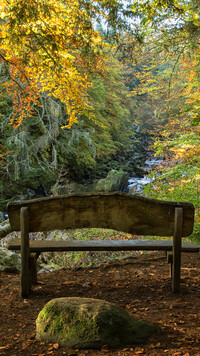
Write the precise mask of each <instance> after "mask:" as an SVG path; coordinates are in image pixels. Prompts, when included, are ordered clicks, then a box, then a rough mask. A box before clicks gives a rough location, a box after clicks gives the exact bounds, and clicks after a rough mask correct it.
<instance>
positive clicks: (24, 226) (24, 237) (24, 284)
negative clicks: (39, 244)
mask: <svg viewBox="0 0 200 356" xmlns="http://www.w3.org/2000/svg"><path fill="white" fill-rule="evenodd" d="M20 227H21V296H22V298H27V297H28V296H29V293H30V271H29V254H30V248H29V210H28V208H27V207H22V209H21V211H20Z"/></svg>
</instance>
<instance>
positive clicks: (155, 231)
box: [7, 193, 194, 236]
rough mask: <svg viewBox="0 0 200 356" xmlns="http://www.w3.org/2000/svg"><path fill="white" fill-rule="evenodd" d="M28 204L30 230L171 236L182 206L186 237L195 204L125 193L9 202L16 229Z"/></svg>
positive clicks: (8, 207) (192, 218) (190, 230)
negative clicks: (92, 230)
mask: <svg viewBox="0 0 200 356" xmlns="http://www.w3.org/2000/svg"><path fill="white" fill-rule="evenodd" d="M22 206H23V207H28V208H29V213H30V216H31V218H30V221H29V228H30V231H33V232H34V231H35V232H36V231H51V230H56V229H60V230H63V229H75V228H86V227H87V228H93V227H96V228H109V229H115V230H118V231H124V232H127V233H131V234H135V235H157V236H172V235H173V232H174V216H175V208H176V207H181V208H182V209H183V221H184V224H183V236H189V235H190V234H191V233H192V231H193V222H194V207H193V205H192V204H190V203H180V202H166V201H160V200H154V199H148V198H145V197H140V196H134V195H129V194H125V193H109V194H104V193H102V194H84V195H68V196H58V197H47V198H40V199H33V200H30V201H29V200H27V201H21V202H10V203H8V206H7V211H8V215H9V219H10V223H11V226H12V230H13V231H19V230H20V225H19V211H20V208H21V207H22Z"/></svg>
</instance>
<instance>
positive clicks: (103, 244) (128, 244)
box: [7, 239, 199, 252]
mask: <svg viewBox="0 0 200 356" xmlns="http://www.w3.org/2000/svg"><path fill="white" fill-rule="evenodd" d="M20 246H21V239H15V240H11V241H10V242H9V243H8V245H7V248H8V249H9V250H20ZM172 246H173V241H172V240H121V241H120V240H103V241H101V240H89V241H88V240H83V241H78V240H68V241H63V240H61V241H50V240H30V251H31V252H48V251H145V250H146V251H172ZM181 251H182V252H198V251H199V246H198V245H197V244H196V243H195V242H182V247H181Z"/></svg>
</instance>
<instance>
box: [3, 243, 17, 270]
mask: <svg viewBox="0 0 200 356" xmlns="http://www.w3.org/2000/svg"><path fill="white" fill-rule="evenodd" d="M20 264H21V258H20V256H19V255H18V254H17V253H15V252H12V251H9V250H7V249H6V248H3V247H0V270H1V271H5V272H12V273H14V271H15V272H18V271H19V270H20Z"/></svg>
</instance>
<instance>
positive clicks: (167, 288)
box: [0, 252, 200, 356]
mask: <svg viewBox="0 0 200 356" xmlns="http://www.w3.org/2000/svg"><path fill="white" fill-rule="evenodd" d="M182 256H183V257H182V283H181V293H180V294H177V295H173V294H172V293H171V282H170V279H169V265H168V264H167V261H166V257H165V253H164V252H162V253H145V254H141V255H139V256H137V257H127V258H124V259H121V260H113V261H110V262H107V263H103V264H101V265H100V266H99V267H95V268H92V267H90V268H89V267H88V268H79V269H77V270H73V269H62V270H59V271H54V272H49V273H43V274H40V275H39V284H38V285H36V286H34V287H33V291H32V293H31V295H30V297H29V299H24V300H23V299H22V298H21V297H20V276H19V275H18V274H15V275H14V274H8V273H5V272H4V273H1V277H0V335H1V337H0V355H11V356H14V355H31V356H34V355H35V356H36V355H40V356H42V355H68V356H75V355H79V356H86V355H89V356H92V355H95V356H96V355H97V356H103V355H104V356H106V355H107V356H108V355H109V356H119V355H124V356H126V355H132V356H134V355H151V356H153V355H166V356H167V355H171V356H172V355H173V356H178V355H185V356H198V355H200V254H199V253H193V254H186V253H185V254H183V255H182ZM73 296H74V297H75V296H76V297H88V298H98V299H104V300H106V301H109V302H112V303H115V304H117V305H120V306H121V307H123V308H125V309H126V310H127V311H128V312H129V313H130V314H131V315H132V316H133V317H135V318H138V319H140V320H145V321H150V322H152V323H153V324H154V325H156V326H157V332H156V333H155V334H154V335H153V336H152V337H151V338H150V339H149V340H148V341H147V342H146V343H145V344H142V345H128V346H127V347H126V348H121V349H110V348H109V347H108V346H107V345H105V346H104V347H102V349H100V350H72V349H67V348H65V347H61V346H59V345H58V344H46V343H43V342H42V343H41V342H39V341H37V340H36V338H35V334H36V329H35V321H36V318H37V315H38V313H39V311H40V310H41V309H42V308H43V306H44V305H45V304H46V303H47V302H48V301H49V300H51V299H53V298H58V297H73Z"/></svg>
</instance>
